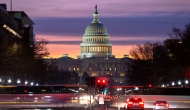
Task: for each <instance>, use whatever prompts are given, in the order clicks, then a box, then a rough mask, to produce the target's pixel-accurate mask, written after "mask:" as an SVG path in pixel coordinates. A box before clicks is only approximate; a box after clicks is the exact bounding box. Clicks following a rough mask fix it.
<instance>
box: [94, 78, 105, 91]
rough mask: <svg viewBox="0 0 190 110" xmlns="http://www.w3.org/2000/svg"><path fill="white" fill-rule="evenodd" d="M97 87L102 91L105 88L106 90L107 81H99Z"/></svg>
mask: <svg viewBox="0 0 190 110" xmlns="http://www.w3.org/2000/svg"><path fill="white" fill-rule="evenodd" d="M96 84H97V87H98V88H99V89H100V90H103V89H104V88H106V86H107V81H106V80H105V79H101V78H100V79H97V83H96Z"/></svg>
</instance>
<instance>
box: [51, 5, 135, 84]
mask: <svg viewBox="0 0 190 110" xmlns="http://www.w3.org/2000/svg"><path fill="white" fill-rule="evenodd" d="M93 17H94V18H93V21H92V23H90V24H89V25H88V26H87V28H86V30H85V33H84V35H83V41H82V43H81V44H80V48H81V53H80V55H79V56H78V58H77V59H73V58H70V57H69V56H68V54H64V55H63V57H61V58H58V59H55V60H54V61H53V65H56V66H57V68H58V70H60V71H62V70H64V71H67V70H68V71H75V72H77V73H79V75H80V76H82V75H83V74H84V73H85V72H86V73H88V74H89V76H90V77H103V78H106V79H107V80H112V81H113V82H114V85H126V84H127V82H126V72H127V70H128V65H126V64H129V62H130V61H131V59H130V58H129V57H128V55H125V56H124V57H123V58H115V56H114V55H112V44H111V43H110V36H109V34H108V32H107V30H106V27H105V26H104V25H103V24H102V23H101V22H100V20H99V14H98V10H97V6H96V7H95V12H94V14H93Z"/></svg>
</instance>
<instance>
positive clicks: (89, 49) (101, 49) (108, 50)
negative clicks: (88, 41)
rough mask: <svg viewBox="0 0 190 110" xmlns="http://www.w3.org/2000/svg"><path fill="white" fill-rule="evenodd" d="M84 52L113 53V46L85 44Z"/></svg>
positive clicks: (82, 49) (82, 48)
mask: <svg viewBox="0 0 190 110" xmlns="http://www.w3.org/2000/svg"><path fill="white" fill-rule="evenodd" d="M81 51H82V53H112V47H110V46H109V47H105V46H101V47H93V46H84V47H81Z"/></svg>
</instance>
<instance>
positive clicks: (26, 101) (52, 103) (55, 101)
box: [0, 93, 190, 110]
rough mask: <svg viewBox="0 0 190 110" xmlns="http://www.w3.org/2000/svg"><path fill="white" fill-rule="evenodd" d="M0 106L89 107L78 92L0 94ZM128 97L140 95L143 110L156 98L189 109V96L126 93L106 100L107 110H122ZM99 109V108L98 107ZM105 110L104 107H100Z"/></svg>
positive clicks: (179, 109) (180, 109) (174, 108)
mask: <svg viewBox="0 0 190 110" xmlns="http://www.w3.org/2000/svg"><path fill="white" fill-rule="evenodd" d="M0 97H1V98H0V108H4V109H10V108H14V109H22V108H25V109H34V108H38V109H42V108H43V110H44V109H46V108H47V109H59V108H60V109H71V110H76V109H77V110H78V109H81V110H84V109H85V105H87V106H86V109H88V108H89V104H88V103H89V95H88V94H84V93H83V94H80V93H67V94H0ZM129 97H141V98H142V99H143V101H144V102H145V110H151V109H152V108H153V103H154V102H155V101H156V100H166V101H168V103H169V105H170V110H189V109H190V96H170V95H132V96H131V95H127V96H124V95H123V96H120V97H119V99H118V100H110V101H106V102H105V103H106V107H107V109H109V110H116V109H118V110H119V109H120V110H123V106H124V101H125V100H126V99H127V98H129ZM92 108H94V110H98V109H97V108H100V106H99V105H97V104H94V103H93V104H92ZM99 110H100V109H99ZM101 110H105V108H103V107H102V108H101Z"/></svg>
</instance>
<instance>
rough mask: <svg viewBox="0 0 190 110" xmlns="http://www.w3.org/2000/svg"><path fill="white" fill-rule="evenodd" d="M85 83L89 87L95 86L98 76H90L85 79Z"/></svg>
mask: <svg viewBox="0 0 190 110" xmlns="http://www.w3.org/2000/svg"><path fill="white" fill-rule="evenodd" d="M85 84H86V85H87V86H89V87H95V85H96V77H88V78H86V80H85Z"/></svg>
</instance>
